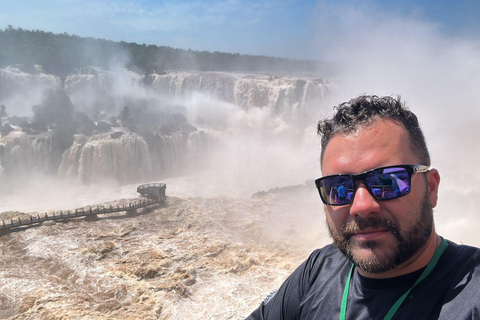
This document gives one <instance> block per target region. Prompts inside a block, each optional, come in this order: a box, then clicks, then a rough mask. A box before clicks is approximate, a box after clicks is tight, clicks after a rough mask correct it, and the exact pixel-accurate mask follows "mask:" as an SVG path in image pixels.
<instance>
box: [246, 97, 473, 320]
mask: <svg viewBox="0 0 480 320" xmlns="http://www.w3.org/2000/svg"><path fill="white" fill-rule="evenodd" d="M318 134H319V135H320V136H321V137H322V152H321V158H320V162H321V167H322V174H323V177H322V178H320V179H317V180H316V181H315V183H316V186H317V188H318V190H319V193H320V197H321V199H322V201H323V203H324V204H325V214H326V220H327V226H328V230H329V233H330V236H331V238H332V239H333V244H332V245H328V246H326V247H324V248H322V249H319V250H316V251H314V252H313V253H312V254H311V255H310V257H309V258H308V259H307V260H306V261H305V262H304V263H303V264H302V265H300V266H299V267H298V268H297V269H296V270H295V271H294V272H293V274H292V275H290V277H288V279H287V280H286V281H285V282H284V283H283V285H282V286H281V287H280V288H279V289H278V291H277V292H276V293H275V294H274V295H273V296H272V297H271V298H269V299H266V301H264V302H263V303H262V304H261V305H260V307H259V308H258V309H257V310H255V311H254V312H253V313H252V314H251V315H250V316H249V317H248V319H251V320H253V319H272V320H287V319H288V320H290V319H315V320H319V319H415V320H418V319H448V320H451V319H480V267H479V263H480V250H479V249H477V248H473V247H468V246H460V245H457V244H455V243H453V242H450V241H446V240H444V239H443V238H442V237H440V236H439V235H437V234H436V232H435V226H434V222H433V208H434V207H435V206H436V204H437V194H438V186H439V183H440V175H439V173H438V171H437V170H436V169H433V168H430V155H429V152H428V149H427V147H426V143H425V139H424V136H423V133H422V131H421V129H420V127H419V124H418V120H417V117H416V116H415V115H414V114H413V113H412V112H411V111H409V110H408V109H407V108H406V107H405V106H404V105H403V104H402V103H401V101H400V98H392V97H377V96H360V97H358V98H356V99H353V100H351V101H349V102H347V103H343V104H341V105H339V106H338V107H337V108H336V113H335V114H334V116H333V117H332V118H331V119H326V120H324V121H321V122H319V124H318ZM392 177H394V178H395V180H396V182H397V183H396V184H395V185H393V184H392ZM400 184H401V189H402V190H401V192H399V187H398V186H399V185H400ZM340 187H341V188H342V189H343V188H345V189H346V191H347V193H348V194H349V195H350V193H351V196H349V197H344V198H341V197H338V196H337V191H336V190H338V189H339V188H340ZM454 214H457V213H454Z"/></svg>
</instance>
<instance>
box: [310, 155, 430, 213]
mask: <svg viewBox="0 0 480 320" xmlns="http://www.w3.org/2000/svg"><path fill="white" fill-rule="evenodd" d="M429 170H430V168H429V167H428V166H423V165H418V164H411V165H409V164H401V165H396V166H388V167H381V168H376V169H372V170H369V171H366V172H363V173H360V174H335V175H331V176H325V177H321V178H319V179H317V180H315V185H316V186H317V189H318V193H320V198H321V199H322V201H323V203H325V204H326V205H329V206H344V205H347V204H351V203H352V202H353V197H354V195H355V191H356V184H355V182H356V181H363V183H364V185H365V187H366V188H367V190H368V192H369V193H370V194H371V195H372V196H373V197H374V198H375V199H377V200H392V199H397V198H400V197H403V196H406V195H407V194H409V193H410V191H411V182H412V181H411V180H412V175H413V174H414V173H423V172H428V171H429Z"/></svg>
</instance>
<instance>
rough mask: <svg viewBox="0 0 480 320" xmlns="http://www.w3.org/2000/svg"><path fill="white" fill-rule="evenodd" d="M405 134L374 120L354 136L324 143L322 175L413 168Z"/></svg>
mask: <svg viewBox="0 0 480 320" xmlns="http://www.w3.org/2000/svg"><path fill="white" fill-rule="evenodd" d="M416 162H418V158H417V157H416V156H415V154H414V153H413V152H412V150H411V148H410V139H409V136H408V133H407V131H406V130H405V128H404V127H403V125H402V124H400V123H399V122H397V121H394V120H385V119H378V120H376V121H374V122H373V123H371V124H369V125H367V126H364V127H361V128H360V129H359V130H357V131H356V132H355V133H352V134H343V133H339V134H336V135H335V136H333V138H332V139H331V140H330V142H329V143H328V145H327V147H326V149H325V151H324V156H323V161H322V174H323V175H329V174H337V173H360V172H364V171H367V170H370V169H373V168H377V167H382V166H388V165H396V164H416Z"/></svg>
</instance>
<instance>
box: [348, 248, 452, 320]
mask: <svg viewBox="0 0 480 320" xmlns="http://www.w3.org/2000/svg"><path fill="white" fill-rule="evenodd" d="M447 246H448V243H447V241H446V240H445V239H442V243H440V245H439V246H438V248H437V250H435V254H434V255H433V257H432V259H431V260H430V262H429V263H428V265H427V267H426V268H425V270H423V272H422V274H421V275H420V277H419V278H418V279H417V281H415V283H414V284H413V286H412V287H411V288H410V289H408V290H407V292H405V293H404V294H403V296H401V297H400V298H399V299H398V300H397V302H395V304H394V305H393V306H392V307H391V308H390V310H389V311H388V313H387V315H386V316H385V318H383V320H390V319H392V318H393V316H394V315H395V313H396V312H397V310H398V309H399V308H400V306H401V305H402V303H403V301H404V300H405V299H406V298H407V296H408V295H409V294H410V291H412V289H413V288H415V287H416V286H417V285H418V284H419V283H420V282H422V280H423V279H425V278H426V277H427V276H428V275H429V274H430V272H432V270H433V268H435V266H436V265H437V262H438V260H439V259H440V257H441V256H442V253H443V251H445V249H446V248H447ZM354 267H355V265H354V264H352V268H351V269H350V273H349V275H348V279H347V283H346V284H345V290H344V291H343V298H342V306H341V309H340V320H345V315H346V313H347V299H348V288H349V287H350V279H351V278H352V274H353V269H354Z"/></svg>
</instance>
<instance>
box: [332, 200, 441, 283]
mask: <svg viewBox="0 0 480 320" xmlns="http://www.w3.org/2000/svg"><path fill="white" fill-rule="evenodd" d="M414 218H416V221H414V222H413V224H412V227H411V229H410V230H407V231H403V230H401V229H400V226H399V224H398V223H397V221H396V220H395V219H393V218H392V220H386V219H383V218H380V217H378V216H376V217H370V218H366V219H365V218H361V217H357V218H356V219H355V220H352V221H350V222H348V223H347V224H345V225H343V226H342V229H341V232H340V233H339V232H335V229H334V228H333V226H331V225H330V224H329V223H328V221H327V227H328V231H329V233H330V237H331V238H332V239H333V244H334V245H335V246H336V247H337V248H338V249H339V250H340V251H341V252H342V253H343V254H344V255H345V256H346V257H347V258H348V259H349V260H350V261H352V262H353V263H354V264H355V265H356V266H357V267H359V268H360V269H362V270H364V271H365V272H368V273H373V274H379V273H383V272H385V271H388V270H391V269H394V268H395V267H397V266H398V265H400V264H402V263H403V262H405V261H407V260H408V259H410V258H411V257H412V256H413V255H414V254H415V253H416V252H417V251H418V250H420V249H421V248H422V247H424V246H425V245H426V243H427V241H428V239H429V237H430V235H431V233H432V230H433V208H432V204H431V202H430V198H429V195H428V190H425V194H424V197H423V201H422V203H421V204H420V206H419V208H418V209H417V214H416V215H415V216H414ZM366 228H374V229H382V230H387V231H390V232H391V233H392V234H393V235H394V238H395V240H396V243H395V244H393V246H391V248H388V249H390V252H389V253H388V254H385V255H383V256H379V255H376V254H374V249H375V247H376V245H377V242H376V241H366V242H363V243H360V244H356V243H352V242H351V241H350V238H351V236H352V235H353V234H355V233H356V232H358V231H360V230H364V229H366ZM360 249H367V250H370V251H371V253H372V255H369V256H362V255H360V254H359V253H358V251H359V250H360Z"/></svg>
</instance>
